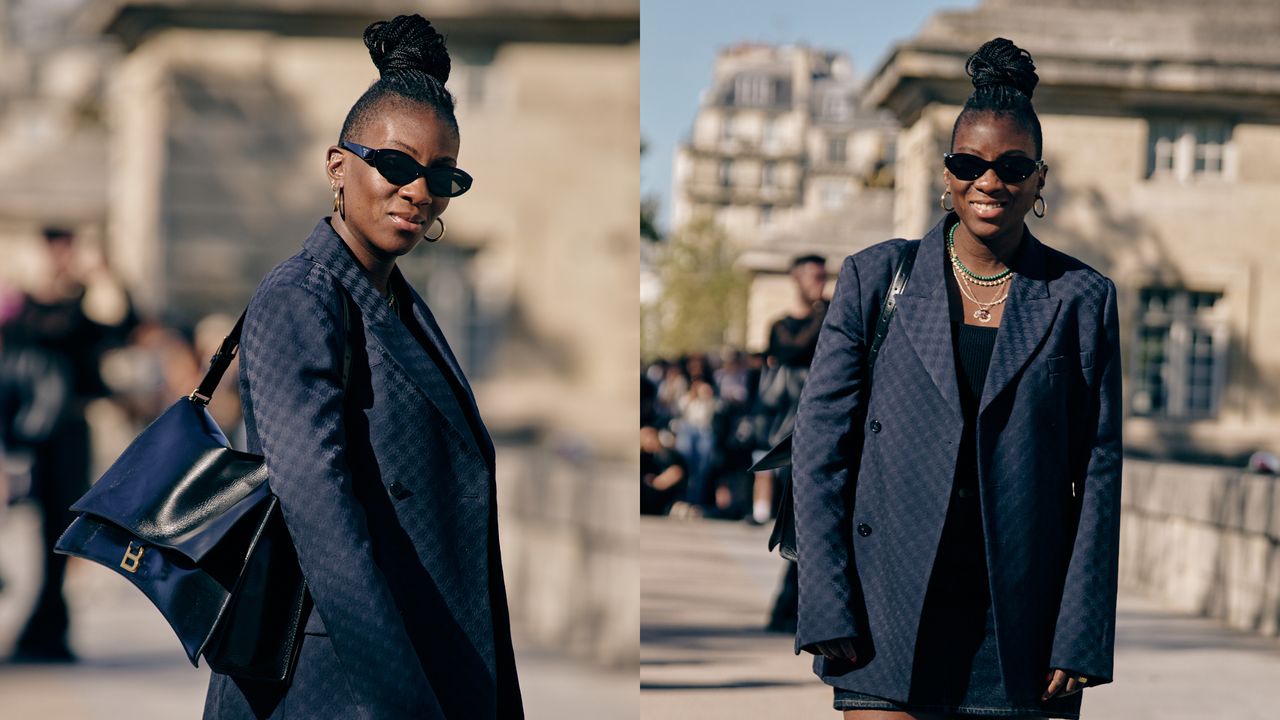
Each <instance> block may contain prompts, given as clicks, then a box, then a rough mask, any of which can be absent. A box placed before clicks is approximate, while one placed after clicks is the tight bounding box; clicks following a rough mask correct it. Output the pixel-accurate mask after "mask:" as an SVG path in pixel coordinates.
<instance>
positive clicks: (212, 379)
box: [187, 288, 352, 405]
mask: <svg viewBox="0 0 1280 720" xmlns="http://www.w3.org/2000/svg"><path fill="white" fill-rule="evenodd" d="M340 292H341V293H342V336H343V347H342V389H343V392H344V393H345V392H346V388H347V380H348V379H349V378H350V377H351V303H352V300H351V296H350V295H349V294H347V290H346V288H342V289H341V290H340ZM247 312H249V309H248V308H245V309H244V311H243V312H241V313H240V317H239V319H237V320H236V324H235V327H233V328H231V332H230V333H228V334H227V336H226V337H225V338H223V339H222V344H220V345H218V349H217V350H216V351H215V352H214V353H213V357H212V358H210V359H209V370H208V371H207V372H206V373H205V374H204V379H203V380H201V381H200V384H199V385H198V386H196V389H195V390H192V391H191V394H190V395H188V396H187V399H188V400H190V401H191V402H193V403H196V404H197V405H208V404H209V400H210V399H212V398H213V391H214V390H217V389H218V383H220V382H222V376H223V375H224V374H226V372H227V368H228V367H230V366H231V360H232V359H234V358H235V356H236V353H237V352H238V351H239V350H240V331H241V330H243V329H244V316H245V313H247Z"/></svg>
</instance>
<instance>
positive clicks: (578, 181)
mask: <svg viewBox="0 0 1280 720" xmlns="http://www.w3.org/2000/svg"><path fill="white" fill-rule="evenodd" d="M409 12H420V13H422V14H423V15H425V16H427V17H428V18H429V19H430V20H432V21H433V23H435V24H436V25H437V26H438V27H439V28H440V29H441V31H442V32H443V33H444V34H445V35H446V37H447V41H448V46H449V51H450V54H451V56H452V59H453V72H452V75H451V77H450V80H449V83H448V88H449V89H450V90H451V91H452V92H453V93H454V94H455V96H456V97H457V99H458V110H457V114H458V122H459V125H460V127H461V134H462V150H461V152H462V155H461V158H460V159H461V162H462V165H463V166H464V167H466V168H467V169H468V171H469V172H471V173H472V174H473V175H474V176H475V178H476V183H475V187H474V188H473V189H472V191H471V192H470V193H469V194H468V195H467V196H466V197H465V198H463V199H462V200H460V201H458V202H455V203H453V204H452V205H451V206H450V211H449V218H448V221H449V233H448V237H447V238H446V239H445V240H444V241H442V242H440V243H438V244H427V243H424V244H423V245H422V247H420V248H418V249H417V250H416V251H415V252H414V253H413V254H411V255H409V256H406V257H405V258H403V259H402V261H401V262H400V263H399V264H400V267H401V268H402V270H403V271H404V273H405V275H406V277H407V278H408V279H409V281H410V282H411V283H412V284H413V285H414V286H415V287H416V288H418V289H419V290H420V291H421V292H422V294H423V295H424V297H425V298H426V299H427V301H428V302H429V303H430V304H431V306H432V308H433V310H434V312H435V313H436V316H437V318H438V319H439V321H440V323H441V325H442V326H443V328H444V330H445V333H446V335H447V336H448V337H449V338H450V341H451V344H452V345H453V347H454V349H455V351H456V352H457V354H458V356H459V359H460V361H461V363H462V365H463V367H464V369H465V370H466V372H467V374H468V377H469V379H470V380H471V381H472V384H473V385H474V388H475V390H476V393H477V396H478V398H477V399H478V402H479V405H480V407H481V408H482V412H483V414H484V416H485V420H486V423H487V424H488V426H489V428H490V430H491V432H492V434H493V435H494V439H495V442H496V443H497V444H498V483H499V508H500V510H499V512H500V515H501V518H502V543H503V557H504V565H505V569H506V574H507V582H508V592H509V594H510V596H511V597H510V602H511V606H512V611H513V626H514V627H515V628H516V632H517V635H518V636H519V642H520V644H521V645H522V647H523V648H529V649H531V651H542V650H546V651H549V652H554V653H559V654H562V655H570V656H573V657H576V658H578V659H580V660H583V661H586V662H589V663H593V664H595V665H597V666H600V667H612V668H625V669H633V668H634V667H635V665H636V662H637V655H636V653H637V643H638V638H637V636H636V627H637V624H638V622H639V608H638V602H639V600H638V596H639V580H638V575H637V569H636V540H637V533H638V520H637V516H638V500H637V497H636V494H635V492H634V486H633V485H632V484H631V482H632V480H631V478H632V477H634V473H635V466H636V463H637V458H636V453H635V450H634V445H633V440H632V438H633V437H634V435H633V432H634V430H633V427H634V418H635V416H636V414H637V412H638V400H637V398H636V394H635V390H634V388H635V385H634V379H633V378H634V376H633V375H632V372H633V371H632V368H634V362H635V357H636V356H637V354H638V352H639V341H638V338H639V333H638V328H637V326H636V321H635V318H636V315H637V312H636V311H637V299H636V297H635V294H634V292H620V291H619V289H620V288H622V289H625V288H633V287H634V286H635V269H636V267H637V263H638V256H639V236H638V233H637V232H636V230H635V225H634V215H633V212H634V210H633V205H632V202H633V201H634V200H633V199H634V198H635V197H637V196H638V194H639V184H638V183H639V180H638V177H637V174H636V171H635V170H636V139H637V138H638V136H639V130H638V119H637V118H638V102H639V100H638V97H639V90H638V82H639V79H638V78H639V54H638V38H639V3H638V2H637V1H636V0H604V1H603V2H602V1H600V0H535V1H532V2H516V1H514V0H469V1H466V2H463V1H462V0H442V1H441V2H435V3H430V4H425V5H424V4H422V3H415V2H404V1H397V0H367V1H366V2H363V3H356V4H353V3H350V2H340V1H338V0H304V1H303V2H297V1H286V0H159V1H155V0H152V1H149V2H129V1H126V0H120V1H114V0H113V1H106V0H103V1H98V0H50V1H47V2H46V1H44V0H41V1H36V0H0V61H2V62H3V64H4V67H5V68H6V71H5V73H3V76H2V77H0V153H3V156H4V157H5V158H6V162H5V163H3V166H0V188H3V190H0V257H3V258H5V260H4V261H3V262H0V289H3V288H5V287H7V288H8V291H9V292H10V293H12V292H13V291H15V290H21V289H23V288H24V287H26V285H27V284H29V282H30V281H31V279H32V278H35V277H38V276H39V275H40V274H41V272H42V271H43V270H42V263H43V262H44V261H43V259H42V250H43V248H42V243H43V241H42V240H41V230H42V228H44V227H47V226H55V225H56V226H62V227H68V228H70V229H72V230H74V231H76V233H77V236H78V238H79V240H80V243H81V245H82V246H84V249H85V250H87V255H89V256H92V257H93V258H94V264H95V267H98V268H101V269H102V272H103V273H108V272H109V274H110V275H111V277H112V278H114V280H115V286H116V287H117V288H119V289H121V290H123V291H124V292H123V293H122V292H119V291H117V292H115V293H97V295H98V296H100V297H98V298H97V299H95V300H92V303H91V299H87V300H86V305H89V304H93V305H94V306H95V308H96V311H95V312H97V313H98V314H100V315H103V316H107V317H109V316H111V314H112V313H116V314H117V315H118V314H120V313H122V312H123V308H124V307H125V306H126V305H127V303H126V302H122V298H127V299H131V301H132V303H133V305H134V306H135V307H136V308H137V310H138V312H139V314H140V315H141V316H142V317H143V318H147V319H150V320H154V321H157V322H159V323H162V324H163V325H164V326H166V327H169V328H173V329H174V330H176V331H177V332H178V333H179V334H180V335H184V336H186V337H188V338H190V337H191V336H192V334H193V333H194V328H195V326H196V324H197V323H198V322H199V321H200V320H201V319H202V318H205V317H206V316H209V315H211V314H221V315H224V316H230V317H232V318H234V316H235V315H236V314H238V313H239V312H240V310H241V309H242V308H243V307H244V305H245V303H246V302H247V301H248V298H249V296H250V295H251V293H252V292H253V290H254V288H255V287H256V285H257V283H258V281H259V280H260V279H261V277H262V276H263V275H264V274H265V273H266V272H267V270H269V269H270V268H271V267H272V266H273V265H275V264H276V263H278V262H280V261H281V260H283V259H284V258H286V257H288V256H290V255H292V254H294V253H295V252H297V250H298V249H299V248H300V246H301V243H302V241H303V239H305V237H306V236H307V235H308V233H309V232H310V230H311V228H312V227H313V226H314V224H315V222H316V221H317V220H318V219H319V218H320V217H322V216H324V215H327V214H328V213H329V209H330V206H331V204H332V193H331V192H330V190H329V187H328V184H327V180H326V178H325V175H324V171H323V163H324V159H325V151H326V148H327V147H328V146H330V145H331V144H333V143H334V142H336V140H337V135H338V131H339V129H340V126H341V123H342V120H343V118H344V117H345V114H346V112H347V110H348V109H349V108H350V106H351V104H352V103H353V102H354V101H355V99H356V98H357V97H358V96H359V95H360V94H361V93H362V92H363V91H364V89H365V88H367V87H368V85H369V84H370V83H371V82H373V80H375V79H376V77H377V74H376V70H375V68H374V67H373V64H372V63H371V62H370V60H369V57H368V53H367V51H366V49H365V47H364V45H363V43H362V42H361V39H360V38H361V33H362V32H363V29H364V28H365V26H366V25H367V24H368V23H370V22H372V21H374V20H378V19H386V18H389V17H391V16H394V15H396V14H399V13H409ZM204 357H206V356H204V355H200V356H199V360H198V362H199V363H201V364H203V362H204V360H203V358H204ZM117 365H119V363H117ZM118 369H119V368H118ZM120 373H121V374H124V375H127V374H128V371H127V368H125V369H123V370H120ZM108 374H110V373H108ZM108 379H110V378H108ZM172 399H173V398H168V401H172ZM120 417H121V415H120V413H119V412H117V411H115V410H112V409H111V408H99V409H98V410H97V411H96V415H95V414H94V413H92V412H91V421H92V420H93V419H94V418H97V420H98V421H97V422H94V430H95V433H94V442H95V448H96V453H97V459H98V466H99V468H101V467H102V466H103V464H104V463H106V462H109V461H110V460H112V459H114V457H115V455H116V454H117V453H118V452H119V450H120V449H122V447H123V444H124V443H127V442H128V440H129V439H131V436H132V433H133V432H134V431H136V428H134V429H130V428H126V427H120V423H119V422H117V421H118V420H119V418H120ZM131 427H132V426H131ZM2 641H3V639H2V638H0V642H2Z"/></svg>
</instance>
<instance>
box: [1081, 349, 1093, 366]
mask: <svg viewBox="0 0 1280 720" xmlns="http://www.w3.org/2000/svg"><path fill="white" fill-rule="evenodd" d="M1080 367H1082V368H1084V369H1085V370H1088V369H1089V368H1091V367H1093V353H1092V352H1082V353H1080Z"/></svg>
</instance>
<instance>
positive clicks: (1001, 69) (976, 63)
mask: <svg viewBox="0 0 1280 720" xmlns="http://www.w3.org/2000/svg"><path fill="white" fill-rule="evenodd" d="M366 37H367V36H366ZM964 71H965V72H966V73H968V74H969V77H971V78H973V87H974V90H975V91H977V90H982V89H983V88H988V87H993V86H998V85H1003V86H1007V87H1010V88H1013V89H1016V90H1018V91H1019V92H1021V93H1022V94H1023V95H1026V96H1027V99H1028V100H1030V99H1031V94H1032V93H1033V92H1035V89H1036V83H1038V82H1040V78H1039V76H1037V75H1036V65H1035V63H1034V62H1032V61H1031V53H1029V52H1027V51H1026V50H1023V49H1022V48H1020V47H1018V46H1017V45H1014V44H1013V42H1012V41H1010V40H1006V39H1005V38H996V39H994V40H991V41H989V42H987V43H986V44H984V45H983V46H982V47H980V48H978V51H977V52H975V53H974V54H972V55H970V56H969V60H968V62H966V63H965V65H964Z"/></svg>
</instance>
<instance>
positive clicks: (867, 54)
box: [640, 0, 977, 229]
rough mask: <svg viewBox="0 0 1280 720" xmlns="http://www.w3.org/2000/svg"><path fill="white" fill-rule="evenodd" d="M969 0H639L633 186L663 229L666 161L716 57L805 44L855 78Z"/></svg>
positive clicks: (685, 130)
mask: <svg viewBox="0 0 1280 720" xmlns="http://www.w3.org/2000/svg"><path fill="white" fill-rule="evenodd" d="M976 4H977V2H976V0H894V1H893V2H882V1H876V2H871V1H867V0H862V1H855V0H790V1H789V2H781V1H780V0H773V1H772V2H770V1H769V0H642V2H641V6H640V132H641V134H642V135H643V136H644V139H645V141H646V142H647V143H648V151H647V152H646V153H645V156H644V158H643V160H642V161H641V165H640V187H641V192H643V193H644V194H645V195H654V196H656V197H657V198H658V199H659V200H660V201H661V214H660V216H659V224H660V225H661V226H662V228H663V229H668V219H669V217H670V211H671V161H672V157H673V153H674V151H675V147H676V145H677V144H678V143H680V142H681V141H683V140H684V139H685V138H686V137H687V136H688V134H689V130H690V128H692V126H693V116H694V114H695V113H696V111H697V109H698V94H699V93H700V92H701V91H702V90H703V89H704V88H705V87H706V86H707V85H708V84H709V83H710V82H711V65H712V63H713V62H714V60H715V54H716V52H717V51H718V50H719V49H720V48H722V47H725V46H727V45H732V44H734V43H737V42H742V41H755V42H768V43H775V44H786V43H804V44H807V45H809V46H812V47H819V48H828V49H832V50H842V51H844V52H846V53H848V54H849V56H850V57H851V58H853V66H854V70H855V71H857V73H858V74H859V75H860V76H864V77H865V76H866V75H867V74H868V73H870V72H871V71H873V70H874V69H875V68H876V66H877V65H879V63H880V61H881V60H883V59H884V57H885V56H886V55H887V54H888V52H889V50H890V48H892V47H893V45H894V44H895V43H897V42H899V41H902V40H906V39H907V38H910V37H911V36H912V35H914V34H915V32H916V31H917V30H918V29H919V28H920V26H921V25H922V24H924V21H925V20H926V19H927V18H928V17H929V15H931V14H932V13H933V12H934V11H936V10H941V9H962V8H968V7H973V6H974V5H976Z"/></svg>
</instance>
